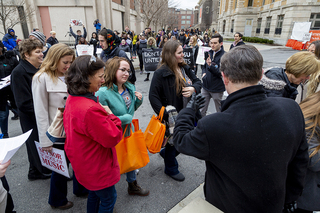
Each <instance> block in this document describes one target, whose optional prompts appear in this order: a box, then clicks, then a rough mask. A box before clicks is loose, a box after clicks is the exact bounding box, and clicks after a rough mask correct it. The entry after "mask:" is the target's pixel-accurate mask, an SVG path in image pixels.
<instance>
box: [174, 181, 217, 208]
mask: <svg viewBox="0 0 320 213" xmlns="http://www.w3.org/2000/svg"><path fill="white" fill-rule="evenodd" d="M194 212H197V213H207V212H210V213H223V212H222V211H220V210H219V209H217V208H216V207H214V206H213V205H211V204H210V203H208V202H207V201H205V198H204V193H203V183H202V184H200V186H199V187H198V188H196V189H195V190H194V191H193V192H191V193H190V194H189V195H188V196H187V197H186V198H184V199H183V200H181V201H180V202H179V203H178V204H177V205H176V206H174V207H173V208H172V209H171V210H170V211H168V213H194Z"/></svg>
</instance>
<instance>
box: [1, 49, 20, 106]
mask: <svg viewBox="0 0 320 213" xmlns="http://www.w3.org/2000/svg"><path fill="white" fill-rule="evenodd" d="M18 64H19V61H18V60H17V56H16V54H15V53H14V52H13V51H11V50H10V51H8V52H5V53H3V54H2V55H0V79H2V78H4V77H7V76H8V75H11V72H12V70H13V69H14V68H15V67H16V66H17V65H18ZM7 101H10V102H11V103H12V102H14V98H13V93H12V91H11V87H10V86H7V87H5V88H3V89H1V90H0V111H6V106H7Z"/></svg>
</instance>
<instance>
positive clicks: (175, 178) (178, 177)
mask: <svg viewBox="0 0 320 213" xmlns="http://www.w3.org/2000/svg"><path fill="white" fill-rule="evenodd" d="M167 175H168V174H167ZM168 176H169V177H171V178H172V179H173V180H176V181H180V182H182V181H184V179H185V177H184V175H183V174H182V173H181V172H179V173H178V174H176V175H168Z"/></svg>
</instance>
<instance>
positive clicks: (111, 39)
mask: <svg viewBox="0 0 320 213" xmlns="http://www.w3.org/2000/svg"><path fill="white" fill-rule="evenodd" d="M107 32H108V34H107V44H108V48H107V49H105V50H104V52H105V54H107V55H108V54H110V53H111V52H112V51H113V50H114V49H115V48H116V47H117V46H119V44H120V43H121V40H120V38H119V37H118V36H117V35H116V34H114V33H113V31H112V30H110V29H107Z"/></svg>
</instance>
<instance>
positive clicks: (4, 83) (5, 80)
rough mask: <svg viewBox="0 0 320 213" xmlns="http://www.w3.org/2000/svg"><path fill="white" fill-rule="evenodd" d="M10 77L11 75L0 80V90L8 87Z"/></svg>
mask: <svg viewBox="0 0 320 213" xmlns="http://www.w3.org/2000/svg"><path fill="white" fill-rule="evenodd" d="M10 76H11V75H8V76H7V77H5V78H2V79H1V80H0V89H3V88H5V87H7V86H9V85H10Z"/></svg>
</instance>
